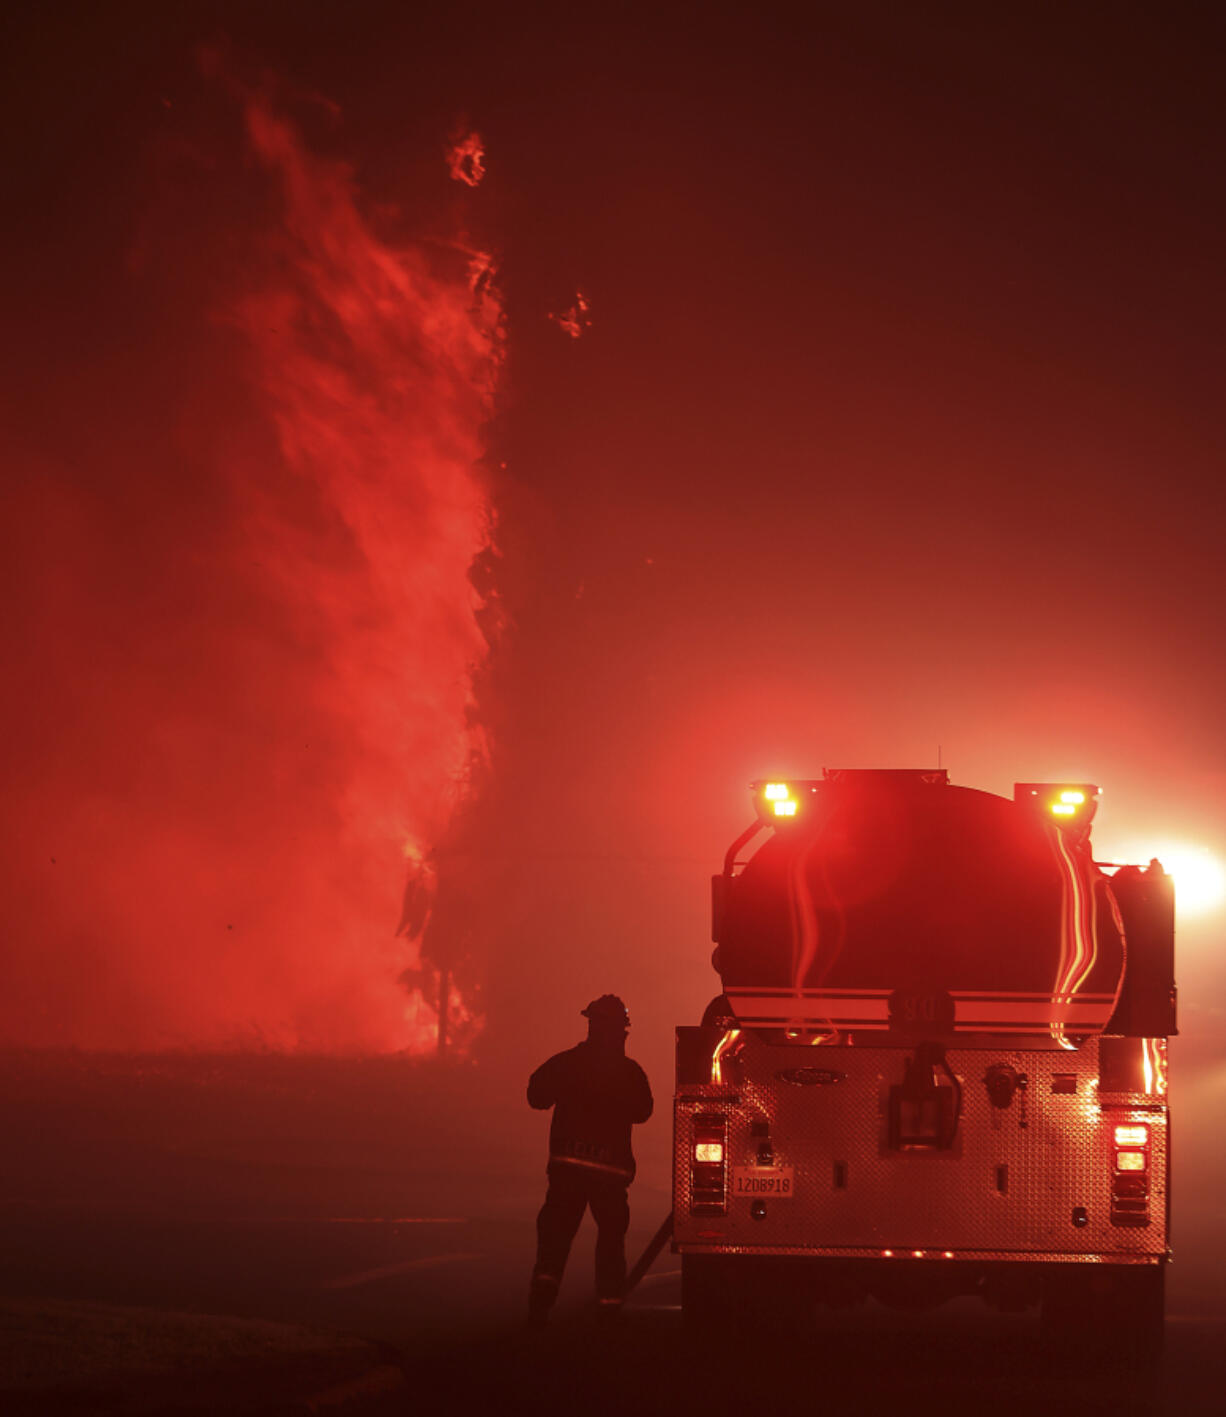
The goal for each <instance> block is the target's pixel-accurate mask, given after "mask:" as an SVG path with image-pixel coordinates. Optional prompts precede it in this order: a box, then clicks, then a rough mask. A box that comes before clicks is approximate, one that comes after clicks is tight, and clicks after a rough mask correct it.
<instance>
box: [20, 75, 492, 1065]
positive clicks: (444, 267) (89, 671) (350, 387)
mask: <svg viewBox="0 0 1226 1417" xmlns="http://www.w3.org/2000/svg"><path fill="white" fill-rule="evenodd" d="M243 104H244V120H245V140H246V142H247V144H248V145H249V151H250V153H251V154H252V155H254V157H255V159H256V160H257V163H258V165H259V168H260V170H261V171H262V173H263V174H264V178H263V180H264V182H265V183H266V184H268V186H269V190H268V191H267V192H266V193H265V194H264V204H263V205H262V207H261V213H262V215H261V216H260V217H259V218H258V219H257V218H253V217H250V216H248V219H247V224H246V226H245V227H244V229H241V230H235V231H234V232H232V233H229V234H228V239H229V241H230V248H231V249H235V248H237V250H238V251H239V253H240V259H237V260H234V261H232V263H231V264H230V265H229V266H228V267H227V270H228V271H230V272H231V274H229V275H226V276H225V280H226V281H227V282H228V284H227V285H226V286H225V287H224V288H223V289H222V290H221V292H220V296H219V298H218V299H217V300H215V301H214V304H215V306H216V305H220V308H216V309H215V311H214V313H215V314H216V315H218V316H220V317H221V319H222V321H223V323H224V325H225V327H226V328H227V329H228V330H229V332H230V341H231V342H230V344H229V345H228V349H229V351H230V358H231V361H232V367H231V368H230V369H228V370H227V371H226V374H225V377H226V378H228V379H230V380H231V381H232V385H233V389H234V394H235V401H236V402H243V401H244V400H245V401H246V403H247V404H252V405H254V412H255V414H256V416H257V418H256V421H257V423H258V421H259V420H260V419H262V421H263V424H264V427H265V429H268V430H271V432H272V434H273V437H272V439H271V441H269V440H268V439H267V438H265V444H264V446H263V447H262V448H259V450H258V451H257V450H256V444H257V442H258V437H253V436H252V435H250V433H249V431H244V429H243V427H242V417H241V415H240V413H239V412H236V413H235V418H234V429H233V430H231V429H229V428H228V427H224V426H223V427H221V428H217V427H214V428H211V429H210V430H209V435H210V449H211V451H210V452H209V454H208V456H209V457H210V458H212V462H211V463H210V465H209V466H208V467H207V468H206V469H205V470H204V472H203V474H202V477H203V484H202V485H203V488H204V490H203V491H198V490H197V489H191V488H190V487H189V484H190V483H191V480H192V478H193V476H194V475H195V474H196V473H197V471H198V470H197V469H196V468H194V467H193V466H192V465H191V463H190V461H188V460H186V459H185V460H184V461H182V462H181V463H178V464H177V465H171V466H165V467H158V468H156V469H154V470H153V473H152V475H151V476H150V477H149V479H148V480H149V488H148V491H147V495H145V496H144V498H143V502H144V506H143V507H141V508H139V509H138V510H137V512H136V517H135V520H133V519H132V518H131V517H128V518H125V519H124V521H123V523H122V530H121V531H119V532H118V533H116V529H115V528H114V527H111V526H108V525H107V523H106V519H105V516H103V515H102V514H101V513H100V512H99V506H103V510H105V508H106V506H109V505H110V503H109V502H105V500H104V499H102V498H97V499H94V500H91V498H90V496H89V495H88V493H89V492H90V491H92V489H93V488H94V487H95V486H100V485H104V484H107V481H108V479H110V484H111V487H109V488H108V491H109V490H113V488H121V489H123V490H124V491H125V492H126V491H128V490H130V488H129V483H127V482H125V481H124V479H125V478H128V479H129V480H130V483H131V487H135V485H136V483H135V478H136V477H137V476H138V475H139V476H144V473H143V472H140V471H139V470H135V471H134V470H133V469H132V468H131V467H124V466H122V464H123V462H124V459H123V458H122V457H121V456H119V455H118V454H114V453H108V452H107V451H106V450H99V451H98V452H97V453H96V454H91V456H93V457H94V459H95V463H96V466H91V467H89V468H88V469H86V472H87V473H88V476H86V475H84V474H83V475H82V476H80V477H77V478H76V479H75V481H74V478H73V476H69V475H68V474H65V476H64V477H63V478H60V479H59V480H54V481H53V479H52V478H51V477H50V476H46V477H43V476H40V475H39V474H38V473H37V472H35V473H32V474H31V475H30V477H29V480H28V487H27V491H26V494H25V495H26V499H27V505H26V506H25V507H24V508H23V511H24V512H25V514H26V522H25V525H26V528H27V534H28V538H29V540H30V546H31V550H30V552H29V556H28V564H27V565H26V576H25V579H26V585H25V588H24V590H25V603H26V606H27V608H28V609H29V611H30V614H29V617H28V619H27V621H26V623H27V625H28V627H29V630H28V643H27V644H23V646H22V648H23V650H24V651H26V652H27V660H28V664H32V665H34V666H35V667H34V670H33V671H32V673H33V675H34V676H36V677H37V679H38V680H39V682H40V683H45V684H46V685H48V686H50V687H49V688H48V689H47V692H46V701H47V703H48V704H50V705H52V706H53V707H52V710H51V717H50V718H48V717H47V715H46V714H44V715H42V719H43V722H42V725H41V726H40V725H39V724H35V727H34V728H33V729H30V728H29V727H28V726H27V725H22V728H21V732H22V733H23V734H24V735H25V737H26V738H27V739H28V738H29V736H30V733H31V732H33V733H34V734H35V735H36V736H37V737H38V739H39V741H37V742H34V743H32V744H30V745H29V748H30V759H29V762H28V764H27V767H28V771H27V772H26V773H24V774H23V775H22V780H21V781H19V782H18V783H17V784H16V791H15V793H14V794H13V796H12V797H11V799H10V805H11V806H12V807H14V808H15V812H16V816H17V819H18V822H19V825H20V828H21V834H22V844H21V850H20V852H19V853H18V855H17V856H15V857H11V858H10V862H9V863H8V865H9V870H10V872H11V875H12V878H13V880H12V883H13V887H14V891H15V893H16V904H15V906H14V907H13V908H12V912H11V914H10V918H9V921H8V922H7V933H8V935H9V939H10V941H11V944H12V948H11V949H10V951H9V955H10V964H11V965H12V966H13V970H12V975H11V978H10V979H9V980H8V981H7V982H6V983H5V986H4V989H3V995H2V997H0V1038H3V1039H4V1040H5V1041H10V1042H17V1043H23V1044H30V1043H32V1044H44V1043H72V1044H76V1045H79V1046H84V1047H108V1048H109V1047H116V1048H131V1047H136V1048H147V1047H163V1046H203V1047H231V1046H249V1045H252V1044H256V1045H265V1046H275V1047H304V1048H322V1049H328V1050H350V1049H359V1050H367V1049H372V1050H382V1049H399V1048H409V1049H426V1048H429V1047H432V1046H433V1044H434V1022H435V1020H434V1009H433V1003H432V1002H428V1001H433V1000H434V998H435V997H436V995H435V993H434V992H433V990H432V989H431V988H429V987H428V981H427V987H426V988H425V991H424V994H423V992H422V991H421V990H418V989H417V988H415V987H411V985H406V983H405V980H404V978H402V976H405V975H406V971H407V972H408V973H407V977H408V979H409V980H410V981H412V980H415V979H416V978H417V977H418V976H415V975H414V973H413V971H414V970H415V969H416V967H417V966H418V965H419V963H420V961H419V958H418V941H417V940H416V939H412V938H404V937H402V938H399V939H398V938H396V937H395V936H394V931H395V927H396V921H397V918H398V912H399V910H400V907H401V897H402V893H403V890H404V880H405V873H406V868H410V869H411V868H412V867H413V865H414V863H416V862H420V861H421V860H422V859H423V858H424V856H425V855H426V854H427V853H428V852H429V850H430V847H431V845H432V844H433V843H434V842H435V841H436V840H437V839H438V837H439V835H440V834H441V833H442V832H443V831H444V829H445V827H446V825H447V823H448V821H449V819H450V817H451V816H452V814H453V813H454V811H455V809H456V807H457V805H458V804H459V803H461V802H462V801H463V799H464V798H465V795H466V793H467V792H468V791H469V787H470V780H471V775H472V771H473V768H474V765H476V764H478V763H479V762H480V761H481V759H482V757H483V755H484V753H485V742H484V738H483V734H482V730H481V726H480V724H479V722H478V720H477V717H476V708H475V704H474V698H473V677H474V673H475V671H476V670H477V669H478V668H479V666H480V664H481V662H482V660H483V659H484V657H485V655H486V652H487V648H488V646H487V643H486V639H485V635H484V633H483V626H484V625H485V624H486V623H488V610H489V607H488V606H486V605H484V604H483V601H482V597H481V596H480V595H479V594H478V592H477V591H476V590H475V589H474V585H473V582H472V580H471V579H470V571H471V570H472V569H473V566H474V562H476V561H478V560H479V559H480V558H483V557H488V555H489V554H491V529H492V512H491V507H490V501H489V494H488V489H487V486H486V483H485V480H484V478H483V475H482V471H481V461H482V456H483V446H482V428H483V425H484V423H485V420H486V418H487V417H488V414H489V410H490V402H491V398H492V395H493V392H494V388H495V383H496V379H497V376H498V370H499V364H500V355H501V318H502V317H501V306H500V301H499V296H498V292H497V290H496V289H495V287H494V285H493V280H492V271H491V267H490V262H489V261H488V259H487V258H486V257H484V256H481V255H479V254H476V253H473V252H472V251H469V250H466V249H464V248H462V247H461V246H460V245H459V244H458V242H451V243H449V242H446V241H443V242H438V243H433V244H431V245H430V246H427V245H426V244H425V243H418V244H416V245H410V246H407V247H405V248H399V249H398V248H394V247H393V246H391V245H389V244H387V243H386V242H385V241H384V240H382V239H380V237H378V236H377V235H376V234H375V233H374V231H373V230H372V228H371V226H370V225H369V223H368V222H367V220H366V219H365V218H364V216H363V215H362V213H361V211H360V209H359V205H358V201H357V193H356V189H355V183H354V179H353V176H352V174H351V172H350V171H349V169H348V168H346V167H345V166H343V165H341V164H339V163H337V162H335V161H331V160H325V159H322V158H320V157H317V156H313V155H312V153H311V152H309V151H308V150H307V148H306V147H305V145H304V143H303V141H302V140H301V138H300V137H299V135H298V133H297V131H296V130H295V128H294V126H293V125H292V124H291V123H290V122H289V121H287V119H286V118H284V117H283V116H280V115H279V114H278V113H277V112H276V111H275V110H274V108H273V107H272V106H271V104H270V103H269V102H268V101H267V100H266V99H264V98H262V97H258V96H250V95H248V96H246V97H245V98H244V99H243ZM474 138H475V135H474ZM479 148H480V144H479V141H478V142H477V147H476V149H474V151H473V153H472V154H470V156H471V162H470V165H469V166H470V169H471V170H473V171H475V170H476V168H477V167H478V166H479V162H480V151H479ZM439 175H440V187H442V186H443V185H444V184H445V183H446V176H445V166H444V164H443V162H442V161H440V162H439ZM274 195H275V200H272V201H269V200H268V198H270V197H273V196H274ZM440 195H441V194H440ZM438 204H439V205H440V206H441V205H442V204H441V202H439V203H438ZM269 212H272V213H274V214H275V215H273V216H272V217H271V218H270V217H269V215H268V213H269ZM205 259H207V256H206V255H202V256H201V260H205ZM236 273H241V274H236ZM199 334H200V338H201V340H202V341H207V339H215V338H216V331H212V332H208V331H205V330H203V329H202V330H201V331H200V332H199ZM188 338H189V339H190V338H191V335H190V333H189V335H188ZM216 402H218V403H219V404H220V403H222V402H223V401H221V400H218V401H216ZM249 411H250V410H249ZM158 412H159V411H158V410H157V409H156V408H154V409H151V410H150V422H151V423H152V424H156V423H157V420H158ZM222 417H223V421H224V410H223V414H222ZM250 422H251V420H250V418H248V423H249V424H250ZM128 436H130V437H131V439H132V443H133V446H138V445H139V443H140V436H139V431H133V430H129V432H128ZM87 484H88V485H87ZM183 488H187V489H188V490H181V489H183ZM114 500H115V501H116V502H118V500H119V499H118V497H117V498H115V499H114ZM198 504H199V505H198ZM200 505H205V506H206V507H207V509H208V510H209V512H210V513H215V515H205V514H204V513H203V512H201V510H200ZM218 508H220V509H221V510H220V511H218V510H217V509H218ZM116 548H122V550H117V549H116ZM23 673H24V674H25V676H26V678H25V682H26V683H27V684H28V683H29V682H30V677H31V671H30V670H29V668H28V667H27V668H25V669H23ZM30 716H31V719H32V720H33V719H34V717H35V716H36V715H35V713H34V711H33V710H31V711H30ZM15 736H17V735H16V733H15V732H14V731H13V730H12V729H10V738H12V737H15ZM454 1006H455V1009H456V1011H457V1012H458V1013H463V1012H464V1010H465V1004H464V1001H462V1000H459V999H456V1000H455V1005H454Z"/></svg>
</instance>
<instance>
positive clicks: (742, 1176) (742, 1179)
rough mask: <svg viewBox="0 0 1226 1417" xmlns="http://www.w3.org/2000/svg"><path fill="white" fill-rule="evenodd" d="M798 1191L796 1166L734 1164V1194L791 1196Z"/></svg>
mask: <svg viewBox="0 0 1226 1417" xmlns="http://www.w3.org/2000/svg"><path fill="white" fill-rule="evenodd" d="M795 1191H796V1168H795V1167H794V1166H769V1167H768V1166H734V1167H733V1168H732V1194H733V1195H734V1196H790V1195H793V1194H795Z"/></svg>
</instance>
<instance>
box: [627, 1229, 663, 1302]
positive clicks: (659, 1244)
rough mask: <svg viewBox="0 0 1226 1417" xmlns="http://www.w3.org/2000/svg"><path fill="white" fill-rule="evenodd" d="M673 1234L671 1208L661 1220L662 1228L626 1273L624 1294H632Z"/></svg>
mask: <svg viewBox="0 0 1226 1417" xmlns="http://www.w3.org/2000/svg"><path fill="white" fill-rule="evenodd" d="M672 1234H673V1213H672V1211H671V1210H670V1211H669V1212H668V1214H667V1215H666V1216H665V1217H664V1220H663V1221H662V1222H661V1225H660V1228H659V1229H658V1230H657V1231H656V1233H655V1234H654V1235H653V1236H652V1237H651V1241H650V1243H649V1244H648V1246H647V1248H646V1249H645V1250H644V1251H643V1253H642V1254H641V1255H640V1256H639V1257H638V1259H637V1260H636V1261H635V1263H634V1266H633V1268H632V1269H631V1270H630V1272H629V1274H627V1275H626V1287H625V1289H624V1290H623V1291H622V1293H623V1294H630V1293H631V1292H632V1291H633V1290H634V1289H635V1288H636V1286H637V1285H638V1282H639V1280H641V1279H642V1277H643V1276H644V1275H645V1274H646V1273H647V1271H648V1270H649V1269H650V1268H651V1267H652V1265H653V1264H655V1262H656V1256H657V1255H658V1254H659V1253H660V1251H661V1250H662V1249H663V1248H664V1246H665V1245H666V1244H667V1243H668V1241H669V1240H670V1239H671V1238H672Z"/></svg>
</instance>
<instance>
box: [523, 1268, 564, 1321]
mask: <svg viewBox="0 0 1226 1417" xmlns="http://www.w3.org/2000/svg"><path fill="white" fill-rule="evenodd" d="M557 1297H558V1281H557V1280H556V1279H555V1278H554V1277H553V1275H551V1274H534V1275H533V1276H532V1284H531V1286H530V1287H529V1289H528V1327H529V1328H544V1327H545V1325H546V1324H547V1323H548V1322H549V1312H550V1310H551V1309H552V1308H553V1305H554V1301H555V1300H556V1299H557Z"/></svg>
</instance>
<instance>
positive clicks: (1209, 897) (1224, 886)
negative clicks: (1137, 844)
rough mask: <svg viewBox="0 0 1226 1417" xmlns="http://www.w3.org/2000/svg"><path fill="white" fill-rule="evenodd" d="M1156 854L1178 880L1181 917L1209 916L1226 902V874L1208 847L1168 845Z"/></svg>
mask: <svg viewBox="0 0 1226 1417" xmlns="http://www.w3.org/2000/svg"><path fill="white" fill-rule="evenodd" d="M1154 855H1155V856H1157V858H1158V860H1159V861H1161V862H1162V865H1163V866H1164V867H1165V869H1166V870H1167V871H1169V872H1170V874H1171V875H1172V876H1174V877H1175V910H1176V913H1177V914H1179V915H1207V914H1208V913H1209V912H1210V911H1211V910H1217V909H1218V908H1219V907H1220V906H1221V904H1222V902H1223V901H1224V900H1226V871H1224V870H1223V869H1222V863H1221V862H1220V861H1219V860H1217V858H1216V857H1214V856H1211V855H1210V854H1209V851H1208V850H1207V849H1206V848H1205V847H1198V846H1168V847H1162V848H1159V849H1158V850H1157V851H1156V852H1155V853H1154Z"/></svg>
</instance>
